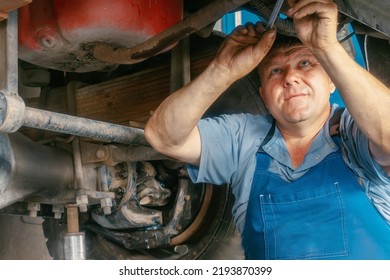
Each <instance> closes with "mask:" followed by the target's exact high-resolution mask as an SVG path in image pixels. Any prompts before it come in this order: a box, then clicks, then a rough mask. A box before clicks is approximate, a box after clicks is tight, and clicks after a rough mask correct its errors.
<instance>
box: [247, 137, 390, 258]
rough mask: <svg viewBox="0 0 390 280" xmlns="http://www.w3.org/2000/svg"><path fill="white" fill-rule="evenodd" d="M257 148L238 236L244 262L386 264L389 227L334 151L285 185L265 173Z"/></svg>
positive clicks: (266, 158) (263, 156) (267, 158)
mask: <svg viewBox="0 0 390 280" xmlns="http://www.w3.org/2000/svg"><path fill="white" fill-rule="evenodd" d="M272 134H273V133H272ZM332 139H333V141H334V142H335V143H336V144H337V145H339V141H338V140H339V138H338V136H335V137H333V138H332ZM261 148H262V147H260V148H259V151H258V152H257V155H256V158H257V163H256V170H255V174H254V179H253V184H252V189H251V194H250V198H249V204H248V209H247V213H246V218H245V227H244V230H243V233H242V245H243V248H244V250H245V257H246V259H390V227H389V225H388V224H387V223H386V222H385V220H384V219H383V218H382V216H381V215H380V214H379V213H378V212H377V210H376V209H375V207H374V206H373V205H372V203H371V202H370V200H369V198H368V197H367V195H366V194H365V191H364V189H363V188H362V187H361V186H360V184H359V183H358V180H357V178H356V177H355V175H354V174H353V173H352V172H351V170H350V169H349V168H348V167H347V165H346V164H345V163H344V160H343V158H342V154H341V151H340V149H338V150H337V151H336V152H334V153H331V154H329V155H328V156H327V157H326V158H324V159H323V160H322V162H321V163H319V164H317V165H316V166H314V167H312V168H311V169H310V170H309V171H308V172H307V173H306V174H304V175H303V176H302V177H300V178H299V179H298V180H296V181H293V182H286V181H284V180H282V179H281V178H279V176H278V175H277V174H273V173H270V172H269V171H268V168H269V165H270V162H271V157H270V156H269V155H268V154H266V153H265V152H264V151H263V150H262V149H261Z"/></svg>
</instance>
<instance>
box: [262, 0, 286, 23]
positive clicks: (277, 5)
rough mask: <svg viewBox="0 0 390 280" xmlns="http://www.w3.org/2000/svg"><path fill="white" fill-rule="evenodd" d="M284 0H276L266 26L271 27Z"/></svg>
mask: <svg viewBox="0 0 390 280" xmlns="http://www.w3.org/2000/svg"><path fill="white" fill-rule="evenodd" d="M283 2H284V0H277V1H276V4H275V7H274V9H273V10H272V13H271V16H270V17H269V20H268V23H267V26H266V28H267V29H272V28H273V27H274V23H275V21H276V19H277V17H278V15H279V12H280V9H281V8H282V5H283Z"/></svg>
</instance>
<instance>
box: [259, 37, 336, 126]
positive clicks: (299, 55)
mask: <svg viewBox="0 0 390 280" xmlns="http://www.w3.org/2000/svg"><path fill="white" fill-rule="evenodd" d="M259 70H260V80H261V87H260V95H261V96H262V98H263V100H264V102H265V104H266V105H267V107H268V110H269V111H270V113H271V114H272V115H273V117H274V118H275V119H276V121H277V122H278V123H279V124H280V125H288V124H292V123H298V122H302V121H308V120H314V121H315V120H318V118H321V117H324V118H327V117H328V115H329V112H330V104H329V97H330V94H331V93H332V92H333V91H334V90H335V86H334V84H333V83H332V81H331V80H330V78H329V77H328V75H327V74H326V72H325V71H324V69H323V68H322V66H321V65H320V64H319V62H318V61H317V60H316V59H315V57H314V56H313V55H312V54H311V52H310V51H309V50H308V49H307V48H306V47H304V46H303V45H295V46H288V47H282V48H280V49H278V50H275V51H273V52H272V53H271V54H270V55H269V56H268V57H266V58H265V60H264V61H263V62H262V63H261V65H260V68H259Z"/></svg>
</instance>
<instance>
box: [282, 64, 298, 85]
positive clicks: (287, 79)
mask: <svg viewBox="0 0 390 280" xmlns="http://www.w3.org/2000/svg"><path fill="white" fill-rule="evenodd" d="M294 84H299V73H298V71H297V70H296V69H294V68H290V67H289V68H287V69H285V70H284V86H285V87H289V86H293V85H294Z"/></svg>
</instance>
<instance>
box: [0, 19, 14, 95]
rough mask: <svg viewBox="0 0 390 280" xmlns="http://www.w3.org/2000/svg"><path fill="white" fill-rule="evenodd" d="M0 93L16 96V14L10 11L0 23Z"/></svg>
mask: <svg viewBox="0 0 390 280" xmlns="http://www.w3.org/2000/svg"><path fill="white" fill-rule="evenodd" d="M0 33H1V34H0V39H1V40H0V41H1V42H0V44H1V45H0V55H1V56H2V57H1V59H0V60H1V62H0V63H1V65H0V66H1V67H0V68H1V69H0V91H2V92H4V93H5V94H7V95H17V94H18V12H17V11H12V12H10V13H9V14H8V19H7V20H6V21H3V22H1V23H0Z"/></svg>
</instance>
